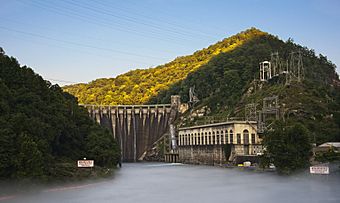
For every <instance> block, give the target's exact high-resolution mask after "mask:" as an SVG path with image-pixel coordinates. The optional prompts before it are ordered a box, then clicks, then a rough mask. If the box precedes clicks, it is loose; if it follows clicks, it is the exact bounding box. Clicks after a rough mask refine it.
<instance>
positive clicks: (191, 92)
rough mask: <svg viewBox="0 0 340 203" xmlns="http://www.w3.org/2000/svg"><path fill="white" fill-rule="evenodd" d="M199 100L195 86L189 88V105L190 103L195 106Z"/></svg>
mask: <svg viewBox="0 0 340 203" xmlns="http://www.w3.org/2000/svg"><path fill="white" fill-rule="evenodd" d="M199 101H200V100H199V99H198V97H197V95H196V92H195V86H193V87H190V89H189V105H190V107H192V106H194V105H195V104H196V103H197V102H199Z"/></svg>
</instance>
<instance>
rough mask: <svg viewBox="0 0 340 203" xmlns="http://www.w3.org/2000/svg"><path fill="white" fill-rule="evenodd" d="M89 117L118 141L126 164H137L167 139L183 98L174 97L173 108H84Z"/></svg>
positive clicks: (89, 106)
mask: <svg viewBox="0 0 340 203" xmlns="http://www.w3.org/2000/svg"><path fill="white" fill-rule="evenodd" d="M83 106H84V107H85V108H87V110H88V113H89V116H90V117H91V118H92V119H94V120H95V121H96V122H98V123H99V124H100V125H102V126H105V127H107V128H108V129H109V130H110V131H111V132H112V134H113V137H114V138H115V139H116V140H117V141H118V143H119V145H120V148H121V150H122V160H123V161H125V162H135V161H137V160H142V159H143V155H144V154H145V153H146V151H147V150H148V149H150V148H151V147H152V146H153V145H154V144H155V143H156V142H157V141H158V140H159V139H160V138H162V137H163V136H164V135H166V134H168V135H169V129H170V125H171V123H172V122H173V121H174V120H175V118H176V116H177V114H178V111H179V106H180V97H179V96H177V95H174V96H171V103H170V104H156V105H117V106H105V105H83Z"/></svg>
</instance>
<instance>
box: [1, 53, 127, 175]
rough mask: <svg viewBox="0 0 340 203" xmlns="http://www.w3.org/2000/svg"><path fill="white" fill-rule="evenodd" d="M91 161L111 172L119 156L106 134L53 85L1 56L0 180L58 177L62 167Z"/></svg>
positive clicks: (75, 103) (67, 95)
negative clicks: (108, 168)
mask: <svg viewBox="0 0 340 203" xmlns="http://www.w3.org/2000/svg"><path fill="white" fill-rule="evenodd" d="M83 157H87V158H88V159H94V160H95V164H96V165H97V166H101V167H113V166H115V165H116V164H117V162H118V160H119V158H120V151H119V147H118V145H117V143H116V142H115V140H114V139H113V137H112V135H111V133H110V132H109V131H108V130H107V129H104V128H102V127H100V126H99V125H98V124H96V123H95V122H94V121H92V120H91V119H90V118H89V117H88V114H87V111H86V109H84V108H83V107H80V106H78V103H77V99H76V98H75V97H74V96H72V95H70V94H68V93H66V92H63V90H62V89H61V88H60V87H59V86H58V85H52V84H51V83H50V82H48V81H45V80H43V78H42V77H41V76H39V75H37V74H35V73H34V72H33V70H32V69H30V68H28V67H26V66H23V67H20V65H19V63H18V61H17V60H16V59H15V58H13V57H9V56H6V55H5V53H4V51H3V49H1V50H0V178H12V179H19V178H38V179H40V178H48V177H56V176H63V174H62V173H65V171H62V170H61V169H60V168H61V165H62V164H64V163H71V165H72V166H73V165H74V166H75V165H76V160H78V159H83Z"/></svg>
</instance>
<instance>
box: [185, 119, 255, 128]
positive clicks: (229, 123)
mask: <svg viewBox="0 0 340 203" xmlns="http://www.w3.org/2000/svg"><path fill="white" fill-rule="evenodd" d="M231 124H253V125H256V124H257V122H256V121H227V122H222V123H211V124H206V125H196V126H190V127H183V128H179V130H190V129H197V128H207V127H216V126H222V125H231Z"/></svg>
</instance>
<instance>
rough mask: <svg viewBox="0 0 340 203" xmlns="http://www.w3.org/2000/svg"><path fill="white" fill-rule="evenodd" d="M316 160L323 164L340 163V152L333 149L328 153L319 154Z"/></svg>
mask: <svg viewBox="0 0 340 203" xmlns="http://www.w3.org/2000/svg"><path fill="white" fill-rule="evenodd" d="M315 160H316V161H319V162H323V163H325V162H333V161H340V152H339V151H335V150H334V148H333V147H332V148H330V149H329V151H327V152H318V153H317V154H316V156H315Z"/></svg>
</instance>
